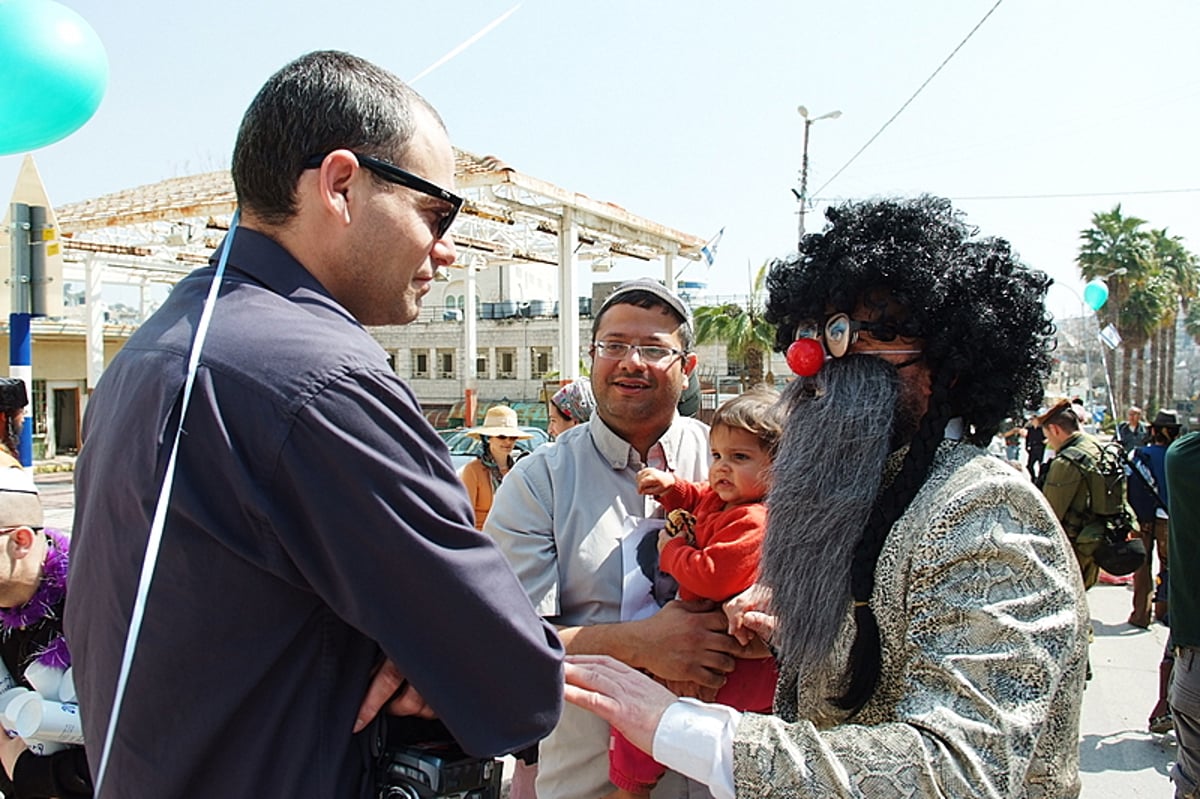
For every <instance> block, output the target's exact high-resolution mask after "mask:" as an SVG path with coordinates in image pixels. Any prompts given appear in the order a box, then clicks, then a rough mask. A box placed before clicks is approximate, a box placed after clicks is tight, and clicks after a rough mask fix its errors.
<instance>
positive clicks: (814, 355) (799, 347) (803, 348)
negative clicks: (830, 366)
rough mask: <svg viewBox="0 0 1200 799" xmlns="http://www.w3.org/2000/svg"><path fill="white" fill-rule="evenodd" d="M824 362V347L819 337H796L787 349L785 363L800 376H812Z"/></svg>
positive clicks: (819, 369)
mask: <svg viewBox="0 0 1200 799" xmlns="http://www.w3.org/2000/svg"><path fill="white" fill-rule="evenodd" d="M824 363H825V348H824V347H822V346H821V342H820V340H819V339H815V338H798V339H796V340H795V341H793V342H792V344H791V346H789V347H788V349H787V365H788V366H789V367H791V370H792V371H793V372H795V373H796V374H798V375H799V376H800V377H812V376H813V375H815V374H816V373H817V372H819V371H821V366H822V365H823V364H824Z"/></svg>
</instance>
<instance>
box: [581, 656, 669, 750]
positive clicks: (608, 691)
mask: <svg viewBox="0 0 1200 799" xmlns="http://www.w3.org/2000/svg"><path fill="white" fill-rule="evenodd" d="M565 672H566V678H567V684H566V687H565V688H564V691H563V697H564V698H565V699H566V700H567V701H568V702H570V703H571V704H574V705H578V706H579V707H581V708H583V709H584V710H590V711H591V712H593V713H595V714H596V715H597V716H599V717H600V718H602V719H604V720H605V721H607V722H608V723H609V724H610V725H612V726H613V727H614V728H615V729H618V730H620V731H621V734H623V735H624V736H625V737H626V738H628V739H629V741H630V742H631V743H632V744H633V745H634V746H636V747H637V748H639V749H641V750H642V751H643V752H645V753H646V754H652V751H651V750H652V749H653V746H654V733H655V731H656V730H657V729H658V724H659V721H661V720H662V716H663V713H665V712H666V710H667V708H668V707H669V706H670V705H671V703H672V702H674V701H675V695H674V694H672V693H671V692H670V691H668V690H667V689H666V688H664V687H663V686H661V685H659V684H658V683H656V682H655V681H654V680H652V679H650V678H649V677H647V676H646V675H645V674H642V673H641V672H640V671H638V670H637V669H634V668H630V667H629V666H626V665H625V664H624V663H622V662H621V661H619V660H616V659H614V658H611V657H609V656H608V655H568V656H567V660H566V667H565Z"/></svg>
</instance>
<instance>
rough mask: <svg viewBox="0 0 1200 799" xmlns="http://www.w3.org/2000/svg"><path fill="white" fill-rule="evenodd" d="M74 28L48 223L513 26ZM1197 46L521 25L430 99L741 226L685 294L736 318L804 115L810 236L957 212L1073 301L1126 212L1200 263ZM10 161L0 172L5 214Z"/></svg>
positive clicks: (190, 19)
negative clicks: (355, 80) (90, 107)
mask: <svg viewBox="0 0 1200 799" xmlns="http://www.w3.org/2000/svg"><path fill="white" fill-rule="evenodd" d="M64 4H65V5H67V6H69V7H70V8H73V9H74V10H75V11H77V12H78V13H80V14H81V15H82V16H83V17H84V18H86V19H87V20H88V21H89V23H90V24H91V25H92V27H93V28H95V30H96V31H97V33H98V34H99V36H100V38H101V39H102V41H103V42H104V44H105V47H106V49H107V52H108V56H109V62H110V78H109V86H108V90H107V93H106V95H105V98H104V100H103V102H102V104H101V106H100V109H99V110H98V112H97V113H96V115H95V116H94V117H93V118H92V119H91V121H89V122H88V123H87V124H86V125H85V126H84V127H82V128H81V129H80V130H78V131H77V132H76V133H74V134H72V135H71V136H69V137H68V138H66V139H64V140H63V141H61V142H59V143H56V144H53V145H50V146H48V147H44V148H42V149H40V150H38V151H36V152H35V157H36V159H37V163H38V168H39V170H40V171H41V173H42V177H43V179H44V181H45V183H46V186H47V189H48V191H49V194H50V199H51V202H52V203H53V204H54V205H61V204H64V203H67V202H73V201H77V200H83V199H87V198H90V197H94V196H98V195H101V194H105V193H108V192H112V191H117V190H120V189H124V188H129V187H132V186H137V185H141V184H145V183H153V182H156V181H159V180H163V179H166V178H170V177H176V176H180V175H187V174H192V173H195V172H202V171H208V170H213V169H222V168H226V167H227V166H228V163H229V153H230V150H231V148H232V143H233V139H234V136H235V134H236V131H237V125H238V122H239V120H240V118H241V115H242V113H243V112H244V110H245V107H246V105H247V104H248V103H249V101H250V99H251V98H252V96H253V95H254V93H255V92H256V91H257V89H258V88H259V86H260V85H261V84H262V83H263V81H264V80H265V79H266V78H267V77H268V76H269V75H270V74H271V73H272V72H273V71H274V70H276V69H277V68H279V67H280V66H282V65H283V64H284V63H286V62H287V61H289V60H290V59H292V58H294V57H295V56H297V55H299V54H301V53H303V52H306V51H309V50H313V49H321V48H336V49H344V50H349V51H351V52H354V53H356V54H358V55H361V56H364V57H366V58H369V59H371V60H373V61H375V62H377V63H379V64H381V65H383V66H385V67H387V68H388V69H390V70H392V71H393V72H395V73H396V74H398V75H399V76H401V77H402V78H406V79H410V78H413V77H415V76H416V75H418V74H419V73H421V72H422V71H423V70H425V69H426V68H427V67H429V66H430V65H432V64H434V63H435V62H437V61H438V60H439V59H440V58H442V57H443V56H444V55H446V54H447V53H449V52H451V51H452V50H454V49H455V48H456V47H457V46H459V45H460V44H462V43H463V42H465V41H466V40H468V39H470V38H471V37H472V36H473V35H475V34H476V33H478V32H479V31H480V30H482V29H484V28H485V27H486V26H487V25H488V24H489V23H491V22H493V21H494V20H496V19H497V18H498V17H500V16H501V15H503V14H504V13H505V12H507V11H509V10H510V9H512V8H514V6H517V2H516V0H480V1H479V2H462V3H453V4H450V3H429V2H422V3H412V2H395V1H392V2H389V1H387V0H375V1H373V2H357V1H356V0H341V2H337V3H330V2H327V0H326V1H324V2H315V1H314V0H291V2H286V3H284V2H277V0H260V1H259V2H247V0H241V1H240V2H230V0H208V2H205V3H201V4H196V3H167V2H162V3H146V2H140V1H139V2H133V1H132V0H65V2H64ZM993 7H995V8H994V11H993V10H992V9H993ZM989 11H991V14H990V16H988V17H987V19H986V21H984V22H983V24H982V25H981V26H980V27H979V29H978V30H977V31H976V32H975V34H974V35H973V36H972V37H971V38H970V40H969V41H967V42H966V44H965V45H963V46H962V48H961V49H960V50H959V51H958V53H957V54H956V55H955V56H954V57H953V58H952V59H951V60H950V61H949V63H947V64H946V65H945V67H944V68H943V69H942V70H941V72H940V73H939V74H937V75H936V77H933V79H932V80H931V81H930V82H929V84H928V85H927V86H926V87H925V88H924V90H923V91H922V92H921V93H920V94H919V95H918V96H917V97H916V99H915V100H913V101H912V103H911V104H910V105H909V106H908V107H907V108H906V109H905V110H904V111H903V113H901V114H900V115H899V116H898V117H897V118H896V119H895V121H893V122H892V123H891V124H890V126H888V127H887V129H886V130H884V131H883V132H882V134H880V135H879V136H878V138H877V139H876V140H875V141H874V143H873V144H871V145H870V147H868V148H867V149H866V151H865V152H863V153H862V154H861V155H859V156H858V157H857V159H856V160H854V161H853V163H850V165H849V166H848V167H846V165H847V163H848V162H850V161H851V159H852V157H853V156H854V155H855V153H856V152H858V151H859V149H860V148H862V147H863V145H864V144H866V143H867V142H868V140H870V139H871V137H872V136H875V134H876V133H878V132H879V131H880V129H881V128H883V127H884V125H885V123H887V121H888V120H889V118H891V117H892V115H893V114H895V113H896V112H897V110H899V109H900V108H901V106H903V105H904V103H905V102H906V101H907V100H909V98H910V97H911V96H912V95H913V94H914V92H916V91H917V90H918V88H919V87H920V86H921V85H922V83H924V82H925V81H926V80H927V79H928V78H930V76H931V75H932V74H933V73H934V71H935V70H936V69H937V68H938V66H939V65H940V64H942V62H943V61H945V60H946V58H947V57H948V56H949V55H950V54H951V52H952V51H953V50H954V49H955V48H956V47H958V45H959V44H960V43H961V42H962V41H963V39H964V38H966V37H967V35H968V34H969V33H970V32H971V30H972V29H973V28H974V27H975V26H976V25H977V24H979V23H980V20H983V19H984V17H985V15H988V14H989ZM1198 34H1200V3H1197V2H1195V0H1141V1H1140V2H1136V3H1132V2H1127V1H1125V2H1118V1H1117V0H1002V1H1001V2H1000V3H999V4H998V6H997V3H996V0H910V2H890V1H889V0H839V1H838V2H832V3H831V2H816V1H815V0H774V1H773V2H749V1H748V2H742V3H733V2H728V1H726V2H716V1H715V0H686V2H685V1H684V0H662V2H651V1H650V0H606V2H602V3H601V2H594V3H584V2H563V1H562V0H558V1H557V2H556V1H555V0H523V2H521V3H520V4H519V7H518V8H517V9H516V11H515V12H514V13H512V14H511V15H510V16H508V17H507V19H505V20H504V21H503V22H501V23H500V24H498V25H496V26H495V27H494V28H493V29H492V30H490V31H489V32H488V33H487V34H486V35H484V36H483V37H482V38H480V39H478V40H477V41H476V42H475V43H474V44H472V45H471V46H470V47H468V48H467V49H466V50H464V51H462V52H461V53H460V54H459V55H457V56H455V57H454V58H453V59H451V60H450V61H448V62H446V63H445V64H443V65H442V66H440V67H438V68H437V69H436V70H434V71H433V72H432V73H429V74H428V75H426V76H425V77H422V78H421V79H420V80H419V81H417V82H416V84H415V88H417V89H418V90H419V91H420V92H421V93H422V94H424V95H425V96H426V97H427V98H428V99H429V100H430V101H431V102H432V103H433V105H434V106H435V107H436V108H438V110H439V111H440V112H441V114H442V116H443V117H444V119H445V121H446V124H447V126H448V128H449V130H450V134H451V138H452V140H453V141H454V143H455V144H456V145H458V146H459V147H461V148H463V149H465V150H468V151H470V152H473V153H476V154H478V155H495V156H497V157H499V158H501V159H503V160H504V161H506V162H507V163H509V164H511V165H512V166H513V167H515V168H517V169H518V170H520V171H522V172H526V173H528V174H530V175H532V176H534V177H537V178H540V179H543V180H547V181H550V182H552V183H555V184H557V185H559V186H562V187H564V188H567V189H570V190H573V191H578V192H581V193H583V194H587V195H589V196H591V197H593V198H595V199H598V200H602V201H607V202H613V203H616V204H618V205H620V206H623V207H624V208H626V209H628V210H629V211H631V212H633V213H636V214H640V215H642V216H646V217H648V218H650V219H653V220H655V221H658V222H661V223H663V224H667V225H670V226H672V227H675V228H678V229H680V230H683V231H686V232H688V233H692V234H695V235H697V236H701V237H703V238H709V237H710V236H712V235H714V234H715V233H716V232H717V230H718V229H720V228H722V227H724V228H725V235H724V238H723V239H722V241H721V243H720V246H719V248H718V251H717V260H716V264H715V265H714V266H713V267H712V268H711V269H709V270H707V271H706V270H705V269H704V267H703V264H696V265H692V266H690V267H688V269H687V270H686V271H685V272H684V274H683V277H684V278H685V279H700V280H706V281H707V282H708V283H709V286H710V288H711V289H714V290H717V291H720V292H725V293H747V292H748V290H749V281H750V278H749V274H750V272H751V270H752V269H757V267H758V266H759V265H761V264H762V263H763V262H764V261H766V260H768V259H770V258H772V257H775V256H778V255H781V254H783V253H786V252H787V251H789V250H790V249H793V248H794V247H795V244H796V234H797V213H796V212H797V205H798V204H797V202H796V200H795V198H794V196H793V195H792V192H791V189H793V188H798V186H799V172H800V163H801V142H802V132H803V120H802V119H801V117H800V116H799V114H798V113H797V110H796V107H797V106H798V105H801V104H803V105H805V106H807V108H808V109H809V111H810V112H811V115H812V116H814V117H815V116H819V115H821V114H824V113H827V112H829V111H834V110H839V111H841V112H842V116H841V117H840V118H838V119H824V120H821V121H819V122H816V123H814V125H813V126H812V128H811V136H810V141H809V159H810V167H809V180H808V187H809V193H810V195H811V196H813V198H814V203H815V208H814V209H812V210H811V211H810V213H809V215H808V216H807V219H806V227H807V228H808V229H809V230H813V229H816V228H819V227H820V225H821V223H822V221H823V217H822V216H821V211H822V209H823V208H824V207H825V204H826V203H827V202H830V201H836V200H838V199H841V198H851V197H854V198H861V197H868V196H873V195H881V194H904V195H911V194H917V193H920V192H931V193H934V194H940V195H943V196H947V197H950V198H953V199H955V200H956V204H957V205H959V206H960V207H961V208H963V209H964V210H965V211H966V212H967V218H968V220H969V221H971V222H973V223H974V224H976V225H978V226H979V227H980V228H981V230H982V231H983V232H984V233H987V234H994V235H1000V236H1003V237H1005V238H1008V239H1009V240H1010V241H1011V242H1012V243H1013V246H1014V248H1015V249H1016V250H1017V251H1018V252H1019V253H1020V255H1021V256H1022V257H1023V259H1024V260H1025V261H1026V262H1028V263H1029V264H1031V265H1032V266H1035V267H1037V268H1039V269H1042V270H1045V271H1046V272H1048V273H1050V274H1051V275H1052V276H1053V277H1055V278H1056V279H1057V280H1060V281H1062V282H1064V283H1066V284H1067V285H1068V286H1070V287H1071V288H1073V289H1074V290H1075V291H1076V292H1079V291H1080V290H1081V283H1080V282H1079V281H1078V279H1077V278H1076V277H1075V275H1076V274H1077V273H1076V268H1075V265H1074V258H1075V255H1076V253H1077V250H1078V243H1079V232H1080V231H1081V230H1082V229H1084V228H1086V227H1087V226H1088V225H1089V222H1090V219H1091V216H1092V214H1093V213H1095V212H1096V211H1104V210H1108V209H1110V208H1112V207H1113V206H1114V205H1115V204H1117V203H1120V204H1121V205H1122V208H1123V210H1124V211H1125V212H1126V213H1127V214H1130V215H1135V216H1139V217H1141V218H1143V219H1146V220H1147V221H1148V222H1149V223H1150V226H1152V227H1156V228H1158V227H1166V228H1168V230H1169V231H1170V232H1172V233H1174V234H1179V235H1182V236H1184V238H1185V242H1186V243H1187V245H1188V246H1189V247H1190V248H1191V249H1192V250H1193V251H1200V158H1197V156H1196V154H1195V153H1194V152H1193V148H1194V147H1195V146H1196V142H1197V132H1198V131H1200V47H1197V35H1198ZM20 160H21V157H20V156H18V155H10V156H3V157H0V194H2V195H3V199H4V200H5V201H7V197H8V195H9V194H10V193H11V190H12V189H11V187H12V186H13V185H14V183H15V179H16V174H17V170H18V167H19V164H20ZM843 167H846V168H845V169H844V170H843ZM839 171H840V172H839ZM655 268H656V269H657V268H658V267H655ZM644 270H645V267H644V266H643V267H641V270H640V271H644ZM632 276H635V274H634V271H630V270H625V269H624V268H619V269H617V270H614V271H613V272H611V273H609V274H608V275H605V276H604V277H603V279H606V280H608V279H614V278H623V277H632ZM1050 303H1051V307H1052V309H1054V310H1055V311H1056V313H1060V314H1064V315H1075V314H1077V313H1078V310H1079V306H1080V300H1079V299H1078V298H1077V295H1076V294H1072V293H1071V292H1070V291H1068V290H1067V289H1062V288H1052V289H1051V290H1050Z"/></svg>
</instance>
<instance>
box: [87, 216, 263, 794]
mask: <svg viewBox="0 0 1200 799" xmlns="http://www.w3.org/2000/svg"><path fill="white" fill-rule="evenodd" d="M239 214H240V212H239V211H234V212H233V220H232V221H231V222H230V224H229V235H228V236H226V237H225V248H224V249H223V250H222V251H221V257H220V259H218V261H217V270H216V272H214V273H213V279H212V283H211V284H210V285H209V287H208V296H207V297H205V300H204V310H203V312H201V314H200V323H199V324H198V325H197V326H196V337H195V338H194V339H193V340H192V350H191V353H190V354H189V356H188V371H187V377H186V378H185V379H184V381H183V400H182V402H181V404H180V409H179V426H178V427H177V428H175V440H174V441H173V442H172V444H171V457H170V458H169V459H168V461H167V473H166V475H165V476H164V477H163V483H162V488H161V489H160V490H159V492H158V504H157V505H156V506H155V508H154V520H153V521H152V522H151V524H150V538H149V540H147V541H146V554H145V555H144V557H143V558H142V571H141V577H140V579H139V580H138V590H137V597H136V598H135V599H134V603H133V616H132V617H131V618H130V620H129V632H128V633H127V634H126V636H125V650H124V653H123V654H122V657H121V671H120V674H119V675H118V676H117V691H116V695H115V696H114V697H113V704H112V713H111V715H110V716H109V719H108V731H107V733H106V734H105V736H104V749H103V751H102V753H101V755H100V765H99V767H98V768H97V769H96V786H95V796H96V799H99V797H100V791H101V788H102V787H103V785H104V776H105V774H106V773H107V771H108V758H109V755H110V754H111V753H112V743H113V739H114V738H115V736H116V731H117V719H119V718H120V715H121V706H122V704H123V701H124V699H125V688H126V687H127V686H128V684H129V671H130V669H131V668H132V667H133V655H134V651H135V650H136V649H137V639H138V635H139V633H140V632H141V629H142V619H143V618H144V617H145V614H146V599H147V597H148V595H149V593H150V581H151V580H152V579H153V577H154V567H155V565H156V564H157V563H158V553H159V550H160V549H161V548H162V537H163V526H164V524H165V523H166V518H167V508H168V506H169V504H170V498H171V486H172V485H173V484H174V482H175V462H176V460H177V458H178V455H179V441H180V438H181V436H182V433H183V420H184V417H185V416H186V415H187V409H188V401H189V400H190V399H191V396H192V387H193V385H194V384H195V382H196V371H197V370H198V369H199V367H200V351H201V349H203V347H204V339H205V337H206V336H207V335H208V325H209V322H210V321H211V320H212V315H213V308H214V307H215V305H216V302H217V292H218V291H219V290H220V288H221V278H222V277H223V276H224V274H225V262H226V261H227V260H228V259H229V251H230V250H231V249H233V233H234V231H235V230H237V225H238V217H239Z"/></svg>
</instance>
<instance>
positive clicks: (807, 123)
mask: <svg viewBox="0 0 1200 799" xmlns="http://www.w3.org/2000/svg"><path fill="white" fill-rule="evenodd" d="M796 110H797V111H798V112H799V113H800V116H802V117H804V154H803V157H802V158H801V160H800V191H796V190H795V189H792V194H794V195H796V199H797V200H799V201H800V232H799V236H798V237H797V239H796V241H797V246H799V242H800V241H801V240H803V239H804V212H805V211H806V210H807V205H808V129H809V128H811V127H812V125H813V123H814V122H820V121H821V120H822V119H837V118H838V117H840V116H841V115H842V112H841V111H830V112H829V113H827V114H821V116H819V117H813V118H812V119H809V116H808V109H807V108H805V107H804V106H802V105H801V106H797V107H796Z"/></svg>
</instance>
